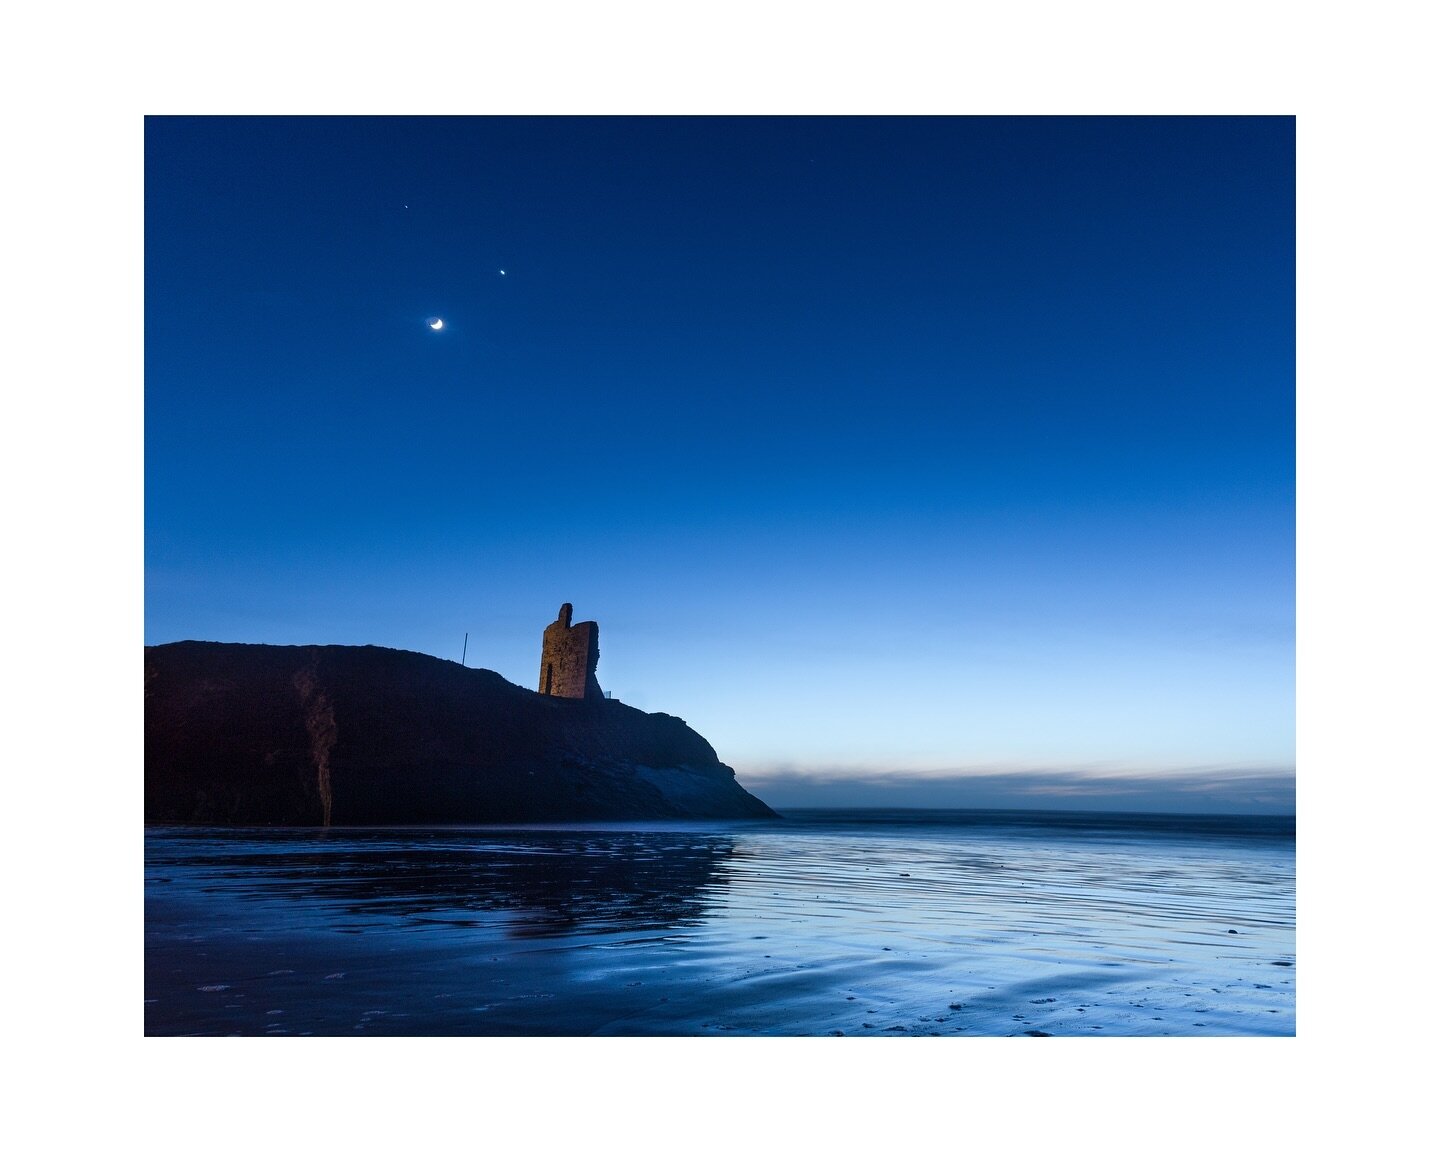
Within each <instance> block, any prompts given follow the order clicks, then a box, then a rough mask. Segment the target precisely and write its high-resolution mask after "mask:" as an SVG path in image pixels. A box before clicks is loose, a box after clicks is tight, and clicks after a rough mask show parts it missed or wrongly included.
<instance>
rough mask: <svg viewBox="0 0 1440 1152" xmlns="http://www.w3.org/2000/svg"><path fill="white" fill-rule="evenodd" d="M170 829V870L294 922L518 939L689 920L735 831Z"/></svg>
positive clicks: (699, 909) (707, 898) (711, 887)
mask: <svg viewBox="0 0 1440 1152" xmlns="http://www.w3.org/2000/svg"><path fill="white" fill-rule="evenodd" d="M174 836H175V838H174V839H173V841H172V842H171V848H172V851H170V852H167V853H165V855H164V861H163V862H164V864H165V866H166V867H167V868H173V869H176V870H179V871H190V870H195V871H197V872H198V873H199V877H198V878H200V879H201V880H202V883H204V884H207V885H214V886H217V887H223V888H225V889H226V890H227V891H228V892H229V893H230V894H231V895H238V896H239V898H240V899H241V900H245V901H256V900H265V901H273V900H280V901H284V902H285V903H286V905H287V906H286V908H285V909H284V916H285V918H286V920H287V921H288V922H290V923H291V924H293V925H296V926H300V925H303V924H306V923H309V924H311V925H312V926H321V925H320V924H318V923H317V921H318V922H329V923H330V924H331V926H332V927H339V928H340V929H341V930H344V929H345V927H346V926H347V925H353V926H356V927H359V926H363V925H373V924H374V923H375V922H376V921H377V918H381V917H383V918H386V919H389V920H391V921H394V920H397V919H398V920H400V921H402V922H403V923H402V924H401V925H398V926H401V927H403V926H404V924H413V925H444V924H452V925H456V926H460V927H468V928H474V927H479V926H481V925H482V923H484V924H495V925H497V926H503V929H504V931H505V932H506V934H507V935H510V936H514V937H546V936H559V935H566V936H568V935H572V934H574V933H576V932H599V933H604V932H616V931H630V930H636V929H642V930H647V929H648V930H666V929H672V928H676V927H683V926H687V925H693V924H695V923H697V922H698V921H699V920H700V918H701V917H702V916H703V915H704V914H705V911H706V908H707V906H708V905H709V904H710V903H711V902H712V901H713V899H714V894H715V891H716V889H717V888H718V887H720V886H722V885H723V884H724V883H725V875H726V873H725V872H724V870H723V865H724V863H725V861H726V860H727V859H728V858H729V857H730V856H731V854H732V853H733V852H734V843H733V839H732V838H731V837H730V836H727V835H724V834H721V833H714V832H710V833H693V834H692V833H656V832H654V831H643V832H641V831H635V832H626V831H603V832H574V831H553V832H544V831H537V832H533V833H530V834H529V835H527V837H526V838H525V840H524V841H523V842H516V841H515V840H514V839H513V838H511V839H508V840H501V839H487V838H486V836H485V833H484V832H483V831H476V830H468V829H467V830H454V831H448V830H447V831H443V832H436V831H425V832H420V833H417V834H415V835H414V836H413V837H412V838H411V840H410V842H407V843H404V844H401V843H398V842H396V841H395V840H394V838H393V834H390V833H378V832H377V833H373V834H368V835H367V834H366V833H365V832H354V831H350V832H347V833H345V834H344V835H343V836H337V835H333V834H327V833H323V832H321V833H313V834H309V835H305V834H300V835H297V836H296V837H295V842H294V843H292V844H283V845H280V846H274V847H267V846H266V845H264V844H256V843H254V842H251V843H237V844H236V845H235V848H234V850H233V851H225V850H223V849H222V850H219V851H217V850H216V846H215V844H214V833H212V832H207V833H205V834H203V836H201V837H198V838H196V839H195V840H193V841H191V840H190V839H189V838H187V837H184V836H182V835H181V834H179V833H176V834H174ZM416 841H419V843H416ZM187 846H189V847H190V849H191V850H189V851H187ZM495 913H501V914H503V915H501V916H498V917H496V916H494V915H493V914H495Z"/></svg>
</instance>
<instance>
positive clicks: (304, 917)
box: [145, 812, 1296, 1036]
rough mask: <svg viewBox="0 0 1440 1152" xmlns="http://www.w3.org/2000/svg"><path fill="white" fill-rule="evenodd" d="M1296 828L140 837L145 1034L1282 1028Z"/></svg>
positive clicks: (875, 827) (877, 819) (1289, 982)
mask: <svg viewBox="0 0 1440 1152" xmlns="http://www.w3.org/2000/svg"><path fill="white" fill-rule="evenodd" d="M1295 960H1296V956H1295V852H1294V838H1293V829H1292V828H1286V827H1271V826H1270V825H1269V824H1267V823H1265V822H1258V823H1257V822H1256V821H1254V820H1247V819H1244V818H1238V817H1237V818H1234V819H1232V820H1229V821H1221V822H1220V823H1219V824H1215V823H1214V822H1213V821H1212V822H1208V823H1207V822H1205V821H1198V822H1197V821H1184V820H1179V821H1177V820H1173V819H1172V820H1166V821H1160V822H1157V821H1154V820H1150V819H1146V818H1134V819H1131V818H1118V817H1117V818H1107V819H1092V818H1086V819H1083V820H1076V819H1073V818H1071V817H1069V816H1065V815H1056V816H1048V817H1043V818H1042V817H1038V816H1037V817H1026V818H1024V819H1017V818H1016V817H1014V816H1013V815H1004V816H1001V815H989V816H977V815H975V814H968V813H954V814H944V813H941V814H935V813H931V814H928V815H927V816H925V818H923V819H921V818H919V817H915V816H913V815H907V814H904V813H901V814H893V813H875V812H871V813H859V814H854V813H851V814H846V815H845V816H844V817H843V818H842V817H839V816H836V815H834V814H826V813H814V814H810V813H793V814H788V815H787V819H786V820H785V821H784V823H783V824H776V825H769V824H767V825H765V826H763V827H755V826H740V825H724V824H704V825H701V824H695V825H688V826H676V825H624V826H609V827H598V826H581V827H576V826H572V827H568V828H544V829H542V828H533V827H531V828H451V829H429V828H422V829H415V828H411V829H402V828H388V829H378V828H377V829H340V830H331V831H330V832H320V831H302V830H296V829H243V830H242V829H232V830H215V829H181V828H167V829H151V830H149V831H148V832H147V833H146V899H145V997H146V1005H145V1029H146V1032H147V1034H150V1035H174V1034H201V1035H224V1034H236V1035H260V1034H269V1035H276V1034H285V1033H290V1034H302V1035H304V1034H315V1035H355V1034H365V1035H375V1034H388V1035H412V1036H441V1035H489V1036H507V1035H529V1036H592V1035H625V1036H644V1035H650V1036H699V1035H810V1036H816V1035H821V1036H823V1035H827V1034H843V1035H846V1036H881V1035H891V1036H898V1035H910V1036H914V1035H947V1036H954V1035H1014V1036H1021V1035H1028V1036H1042V1035H1044V1036H1051V1035H1129V1036H1138V1035H1168V1036H1176V1035H1202V1034H1204V1035H1215V1034H1225V1035H1282V1036H1288V1035H1294V1031H1295V1016H1294V1013H1295Z"/></svg>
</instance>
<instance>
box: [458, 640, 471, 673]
mask: <svg viewBox="0 0 1440 1152" xmlns="http://www.w3.org/2000/svg"><path fill="white" fill-rule="evenodd" d="M468 651H470V633H468V632H466V633H465V647H463V648H461V649H460V667H462V668H463V667H465V653H466V652H468Z"/></svg>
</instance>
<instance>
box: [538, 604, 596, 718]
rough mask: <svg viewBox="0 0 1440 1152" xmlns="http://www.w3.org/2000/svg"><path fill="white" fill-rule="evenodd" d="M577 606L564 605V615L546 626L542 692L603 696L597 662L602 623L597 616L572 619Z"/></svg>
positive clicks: (575, 697) (578, 697)
mask: <svg viewBox="0 0 1440 1152" xmlns="http://www.w3.org/2000/svg"><path fill="white" fill-rule="evenodd" d="M572 612H574V609H573V608H572V607H571V606H570V605H569V604H562V605H560V615H559V617H558V618H557V619H556V621H555V622H554V623H553V624H551V625H550V626H549V627H548V628H546V629H545V636H544V640H543V642H542V643H541V647H540V695H542V696H568V697H570V698H571V699H573V700H603V699H604V698H605V694H604V693H603V692H602V691H600V681H598V680H597V679H595V665H597V664H598V663H599V662H600V625H599V624H597V623H595V621H594V620H582V621H581V622H580V623H579V624H571V623H570V615H571V613H572Z"/></svg>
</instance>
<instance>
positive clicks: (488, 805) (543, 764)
mask: <svg viewBox="0 0 1440 1152" xmlns="http://www.w3.org/2000/svg"><path fill="white" fill-rule="evenodd" d="M774 815H775V814H774V813H773V812H772V811H771V810H770V809H769V808H768V807H767V806H766V805H765V804H764V803H762V802H761V801H760V800H757V799H756V798H755V797H754V796H751V795H750V794H749V793H748V792H746V791H745V790H744V789H743V788H741V787H740V785H739V784H738V783H736V781H735V774H734V772H733V771H731V770H730V769H729V768H727V767H726V766H725V765H724V764H722V763H720V761H719V759H718V758H717V757H716V755H715V750H714V749H713V748H711V747H710V745H709V744H708V743H707V742H706V741H705V740H704V738H702V737H701V736H700V735H699V734H697V733H696V732H694V731H692V730H691V729H690V728H689V727H688V726H687V725H686V724H685V722H684V721H683V720H680V719H678V718H676V717H674V716H667V715H665V714H664V713H656V714H651V713H646V712H641V711H639V710H638V709H635V708H631V707H628V706H627V705H625V704H622V703H620V702H619V701H618V700H604V699H600V700H593V699H592V700H574V699H566V698H562V697H556V696H542V695H540V694H539V693H536V692H531V691H529V690H527V689H524V688H520V687H518V686H517V685H514V684H511V683H510V682H509V681H507V680H505V679H503V678H502V677H501V676H499V675H497V674H496V673H494V672H488V671H485V670H484V669H478V668H463V667H461V666H460V665H458V664H455V663H452V662H450V661H446V660H438V659H436V658H435V657H433V656H423V655H421V654H419V653H416V652H401V651H397V650H396V649H392V648H374V647H363V648H359V647H342V646H305V647H279V646H274V645H267V644H213V643H202V642H198V641H185V642H182V643H179V644H163V645H159V646H156V647H151V648H146V649H145V819H146V821H147V822H151V823H192V824H291V825H327V824H340V825H355V824H449V823H457V824H458V823H508V822H534V821H550V820H597V819H623V820H642V819H664V818H676V817H684V818H696V819H736V818H769V817H773V816H774Z"/></svg>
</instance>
